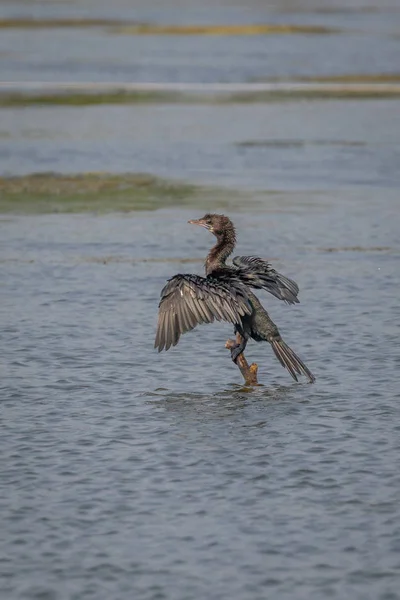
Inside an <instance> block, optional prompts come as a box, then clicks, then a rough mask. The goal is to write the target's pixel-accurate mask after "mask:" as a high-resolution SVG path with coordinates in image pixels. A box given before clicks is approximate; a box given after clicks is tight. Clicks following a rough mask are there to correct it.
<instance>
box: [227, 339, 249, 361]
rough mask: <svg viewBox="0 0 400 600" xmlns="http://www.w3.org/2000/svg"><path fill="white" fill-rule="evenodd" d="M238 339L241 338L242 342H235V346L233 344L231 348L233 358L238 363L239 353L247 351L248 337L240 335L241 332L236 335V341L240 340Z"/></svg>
mask: <svg viewBox="0 0 400 600" xmlns="http://www.w3.org/2000/svg"><path fill="white" fill-rule="evenodd" d="M238 339H240V342H239V343H237V344H235V345H234V346H232V348H231V349H230V351H231V359H232V360H233V362H234V363H236V361H237V359H238V357H239V355H240V354H242V352H244V351H245V349H246V346H247V339H246V338H245V337H243V336H242V335H240V334H239V333H237V335H236V341H238Z"/></svg>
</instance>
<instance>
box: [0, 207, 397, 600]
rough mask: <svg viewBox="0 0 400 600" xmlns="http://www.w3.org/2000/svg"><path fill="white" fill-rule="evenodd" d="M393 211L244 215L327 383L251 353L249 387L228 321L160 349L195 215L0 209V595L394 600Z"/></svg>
mask: <svg viewBox="0 0 400 600" xmlns="http://www.w3.org/2000/svg"><path fill="white" fill-rule="evenodd" d="M394 209H397V207H395V206H394V205H393V204H391V203H390V202H388V203H386V204H385V203H383V204H380V205H379V206H378V203H376V205H375V206H374V203H373V202H372V200H370V201H363V202H362V201H361V200H360V199H358V200H357V198H351V197H349V198H347V199H346V203H345V202H343V201H342V202H338V204H335V203H334V202H332V199H330V200H329V199H326V203H325V206H324V208H323V209H321V210H319V211H318V210H317V211H316V212H314V211H313V212H312V213H311V214H310V211H309V209H308V207H307V206H302V205H299V204H298V203H295V204H294V205H291V206H289V207H287V209H286V211H284V212H282V211H281V210H280V208H279V206H276V205H275V206H274V205H273V204H271V206H270V207H268V206H266V207H265V209H264V210H263V211H260V212H259V213H254V212H252V213H251V214H247V215H244V214H236V215H235V214H234V215H233V216H234V217H235V221H236V223H237V225H238V227H239V231H240V234H241V235H240V246H239V249H238V250H239V252H243V253H251V252H252V251H254V250H256V251H258V252H260V253H261V254H262V255H264V256H268V255H269V256H271V257H275V258H274V264H275V265H276V266H277V268H279V269H280V270H281V271H283V272H284V273H287V274H288V275H290V276H293V277H295V279H296V280H297V281H298V282H299V284H300V286H301V288H302V294H301V300H302V304H300V306H298V307H294V308H291V307H286V306H284V305H282V304H280V303H279V302H278V301H275V299H273V298H272V297H271V298H267V297H266V296H264V295H263V300H264V302H265V304H266V306H268V308H269V309H270V312H271V315H272V316H273V318H274V319H275V320H276V322H277V323H278V324H279V326H280V328H281V331H282V334H283V335H284V337H285V339H286V340H287V341H288V342H289V343H290V345H291V346H292V347H293V348H295V350H296V351H297V352H298V353H299V354H300V355H301V356H302V357H303V358H304V359H305V361H306V362H307V364H308V365H309V366H310V368H311V369H312V370H313V371H314V373H315V374H316V376H317V382H316V383H315V385H308V384H306V383H301V384H295V383H294V382H292V381H291V379H290V377H289V375H288V374H287V373H286V372H285V371H284V370H283V369H282V368H281V367H280V365H279V364H278V363H277V361H276V360H275V358H274V357H273V354H272V352H271V351H270V349H269V348H268V347H266V346H264V345H256V344H254V343H253V344H250V345H249V347H248V352H247V356H248V358H249V359H251V360H256V361H257V362H258V363H259V366H260V377H259V379H260V382H261V383H262V384H263V386H262V387H259V388H257V389H255V390H249V389H245V388H243V387H242V384H241V378H240V375H239V373H238V371H237V369H236V368H235V367H234V366H233V365H232V363H231V361H230V359H229V355H228V353H227V351H226V350H225V349H224V342H225V340H226V338H227V337H228V336H229V335H230V331H229V327H227V326H224V325H218V326H215V327H214V326H213V327H203V328H199V329H198V330H197V331H195V332H192V333H191V334H189V335H187V336H185V337H184V338H182V340H181V342H180V344H179V345H178V346H177V347H176V348H175V349H173V350H172V351H170V352H168V353H165V354H161V355H158V354H156V353H155V352H154V351H153V349H152V343H153V337H154V328H155V320H156V308H157V298H158V295H159V291H160V288H161V286H162V285H163V282H164V281H165V279H166V278H167V277H168V276H170V275H172V274H174V273H176V272H188V271H189V272H190V271H196V272H200V271H201V264H199V262H198V258H200V257H202V256H203V255H204V253H205V249H206V247H207V245H208V244H209V242H210V240H209V238H208V234H207V233H206V232H204V231H202V230H201V231H200V230H196V229H194V228H191V227H189V226H186V225H185V222H186V220H187V218H189V217H190V216H193V211H180V210H179V211H173V210H172V211H157V212H154V213H140V214H131V215H126V216H111V217H110V216H107V217H93V216H82V215H80V216H62V217H57V216H41V217H30V218H28V217H15V218H14V217H13V218H7V219H4V220H3V221H1V223H0V227H1V232H2V233H1V240H2V247H1V255H2V257H3V260H4V262H3V263H2V265H1V270H2V279H3V285H2V291H1V296H2V301H1V309H0V310H1V313H0V315H1V316H0V318H1V323H2V326H1V330H2V345H1V347H2V351H1V363H2V373H1V397H2V399H3V401H2V414H3V422H2V436H1V442H0V445H1V455H2V458H3V460H2V471H3V473H2V478H1V486H0V488H1V506H2V509H1V513H2V518H3V525H2V536H1V545H2V549H3V551H2V552H1V554H2V556H3V558H2V561H1V572H2V574H3V576H4V579H3V585H4V594H5V596H4V597H8V598H79V599H81V598H109V597H113V598H125V597H131V596H132V594H133V595H134V596H135V597H139V598H151V599H153V598H174V599H184V598H185V599H186V598H199V597H212V598H238V599H239V598H240V599H243V598H249V599H253V598H264V597H269V596H270V595H275V594H277V595H279V597H283V598H293V597H296V598H304V599H306V598H307V599H308V598H321V597H327V596H329V597H333V598H343V597H344V596H350V597H352V598H371V599H372V598H373V599H376V598H382V599H383V598H385V599H386V598H396V597H397V590H398V579H399V567H400V565H399V548H400V526H399V523H400V520H399V517H400V514H399V506H400V504H399V500H400V477H399V472H400V471H399V467H400V464H399V462H400V461H399V456H400V453H399V451H400V443H399V440H400V436H399V432H400V426H399V417H400V405H399V401H400V395H399V378H398V369H399V354H398V341H397V340H398V335H399V319H398V317H399V308H398V272H399V271H398V269H399V258H400V247H399V244H398V228H397V226H396V225H395V220H394V216H395V212H392V211H394ZM344 211H345V215H344ZM198 212H199V211H195V214H194V216H197V214H198ZM344 216H345V222H344ZM349 244H351V245H352V246H354V247H353V248H347V249H346V247H345V246H346V245H347V246H348V245H349ZM335 250H336V251H335ZM181 257H182V258H190V257H192V258H193V264H190V263H189V264H187V263H185V264H182V262H180V258H181ZM149 259H152V260H149ZM167 259H169V260H167Z"/></svg>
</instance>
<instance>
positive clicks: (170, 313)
mask: <svg viewBox="0 0 400 600" xmlns="http://www.w3.org/2000/svg"><path fill="white" fill-rule="evenodd" d="M252 310H253V308H252V306H251V304H250V302H249V299H248V296H247V293H246V287H245V286H244V285H243V283H242V282H241V281H240V280H239V279H237V278H235V277H232V276H230V277H228V276H226V277H225V278H224V277H222V278H221V277H218V278H215V277H210V276H209V277H199V276H197V275H175V277H172V278H171V279H169V280H168V282H167V284H166V285H165V286H164V288H163V290H162V292H161V300H160V304H159V311H158V324H157V332H156V338H155V342H154V347H155V348H158V351H159V352H161V350H164V349H165V350H168V349H169V348H170V347H171V346H176V344H177V343H178V341H179V338H180V336H181V335H182V334H184V333H186V332H187V331H190V330H192V329H194V328H195V327H196V326H197V325H200V324H202V323H212V322H213V321H214V320H218V321H227V322H228V323H232V324H234V325H241V323H242V317H243V316H244V315H246V314H247V315H249V314H251V312H252Z"/></svg>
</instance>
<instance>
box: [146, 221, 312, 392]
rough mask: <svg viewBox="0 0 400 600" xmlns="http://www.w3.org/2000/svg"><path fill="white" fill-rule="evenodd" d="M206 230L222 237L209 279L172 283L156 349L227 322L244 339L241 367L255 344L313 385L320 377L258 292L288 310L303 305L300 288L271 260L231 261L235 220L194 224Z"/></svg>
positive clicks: (238, 347)
mask: <svg viewBox="0 0 400 600" xmlns="http://www.w3.org/2000/svg"><path fill="white" fill-rule="evenodd" d="M189 223H190V224H192V225H198V226H200V227H204V228H205V229H207V230H208V231H209V232H211V233H212V234H213V235H214V236H215V237H216V240H217V241H216V243H215V245H214V246H213V247H212V248H211V250H210V251H209V253H208V255H207V257H206V260H205V264H204V266H205V277H202V276H200V275H194V274H178V275H174V276H173V277H171V278H170V279H168V280H167V283H166V285H165V286H164V288H163V289H162V291H161V298H160V302H159V307H158V322H157V331H156V337H155V342H154V347H155V348H157V349H158V351H159V352H161V351H162V350H169V348H171V346H176V344H177V343H178V342H179V339H180V337H181V335H182V334H184V333H186V332H188V331H191V330H192V329H194V328H195V327H196V326H197V325H200V324H202V323H213V322H214V321H226V322H228V323H231V324H232V325H233V326H234V331H235V333H239V334H240V336H241V341H240V343H236V344H235V345H234V346H233V347H232V348H231V358H232V360H233V362H235V363H236V361H237V359H238V357H239V355H240V354H241V353H242V352H244V350H245V348H246V345H247V342H248V340H249V339H250V338H252V339H253V340H255V341H256V342H264V341H265V342H269V343H270V344H271V347H272V349H273V351H274V353H275V356H276V357H277V359H278V360H279V362H280V364H281V365H282V366H283V367H284V368H286V369H287V370H288V371H289V373H290V375H291V376H292V377H293V379H294V380H295V381H298V375H304V376H305V377H307V379H308V381H309V382H310V383H313V382H314V381H315V377H314V375H313V374H312V373H311V371H310V370H309V369H308V367H306V365H305V364H304V362H303V361H302V360H301V359H300V358H299V357H298V356H297V355H296V354H295V352H294V351H293V350H292V349H291V348H290V347H289V346H288V344H286V342H285V341H284V340H283V339H282V337H281V335H280V333H279V330H278V327H277V326H276V325H275V323H274V322H273V321H272V319H271V317H270V316H269V314H268V312H267V311H266V310H265V308H264V307H263V306H262V304H261V302H260V301H259V299H258V298H257V296H256V295H255V294H254V293H253V291H252V289H260V290H266V291H268V292H270V293H271V294H272V295H273V296H275V297H276V298H278V299H280V300H282V301H284V302H286V303H287V304H297V303H298V302H299V299H298V293H299V287H298V285H297V283H295V282H294V281H292V280H291V279H289V278H288V277H285V276H284V275H281V274H280V273H278V272H277V271H275V269H273V268H272V267H271V265H270V264H269V262H268V261H267V260H264V259H262V258H259V257H257V256H236V257H235V258H233V261H232V262H233V264H232V265H229V264H227V262H226V261H227V259H228V257H229V256H230V255H231V254H232V252H233V250H234V248H235V245H236V230H235V227H234V225H233V223H232V221H231V220H230V219H229V217H227V216H225V215H220V214H209V213H207V214H206V215H204V217H202V218H201V219H193V220H190V221H189Z"/></svg>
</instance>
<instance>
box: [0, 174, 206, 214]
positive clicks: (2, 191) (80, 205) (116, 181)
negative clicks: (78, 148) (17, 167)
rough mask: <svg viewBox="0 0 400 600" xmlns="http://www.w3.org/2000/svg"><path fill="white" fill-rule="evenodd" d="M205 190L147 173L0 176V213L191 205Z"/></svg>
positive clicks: (96, 211) (124, 210)
mask: <svg viewBox="0 0 400 600" xmlns="http://www.w3.org/2000/svg"><path fill="white" fill-rule="evenodd" d="M209 193H210V190H204V189H203V188H202V187H201V186H195V185H191V184H188V183H182V182H175V181H169V180H166V179H161V178H158V177H154V176H151V175H141V174H139V175H137V174H125V175H111V174H107V173H104V174H103V173H85V174H79V175H58V174H54V173H43V174H33V175H25V176H21V177H2V178H0V213H3V214H5V213H20V214H44V213H80V212H95V213H107V212H114V211H121V212H129V211H135V210H155V209H158V208H164V207H168V206H183V205H190V204H191V203H192V202H194V200H195V198H201V197H204V198H205V197H206V196H207V195H208V194H209Z"/></svg>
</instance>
